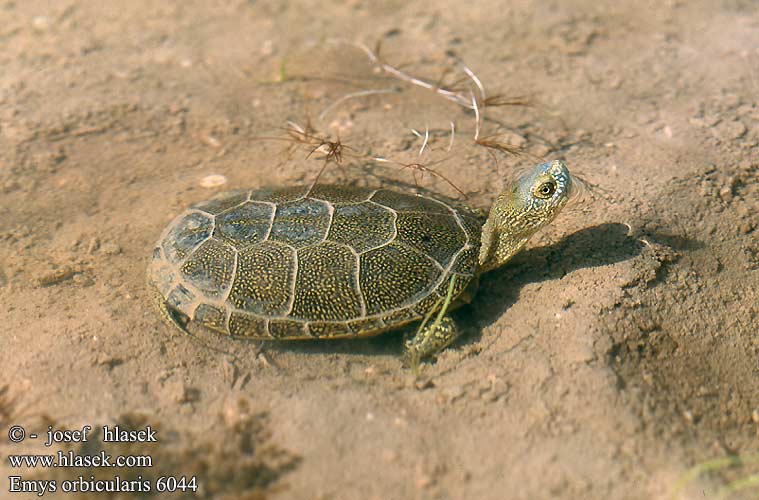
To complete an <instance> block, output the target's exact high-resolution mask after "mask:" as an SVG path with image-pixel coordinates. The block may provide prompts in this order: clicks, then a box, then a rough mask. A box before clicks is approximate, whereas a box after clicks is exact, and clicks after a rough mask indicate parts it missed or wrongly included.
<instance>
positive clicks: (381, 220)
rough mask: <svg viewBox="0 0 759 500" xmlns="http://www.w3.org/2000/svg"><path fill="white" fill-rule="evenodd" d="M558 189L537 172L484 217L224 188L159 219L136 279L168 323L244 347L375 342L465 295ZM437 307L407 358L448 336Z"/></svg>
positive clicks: (294, 192)
mask: <svg viewBox="0 0 759 500" xmlns="http://www.w3.org/2000/svg"><path fill="white" fill-rule="evenodd" d="M571 190H572V178H571V176H570V175H569V172H568V171H567V169H566V166H565V165H564V164H563V163H562V162H560V161H554V162H550V163H544V164H541V165H538V166H537V167H536V168H535V169H534V170H533V171H531V172H530V173H529V174H527V175H525V176H523V177H521V178H520V179H518V180H517V181H516V182H515V183H513V184H512V185H511V186H510V187H509V189H507V190H506V191H504V192H503V193H502V194H501V195H500V196H499V197H498V198H497V199H496V202H495V204H494V205H493V207H492V209H491V211H490V215H489V217H488V219H487V221H486V222H485V221H484V220H483V218H482V216H481V215H479V214H478V213H477V212H476V211H474V210H471V209H469V208H467V207H464V206H460V205H454V204H450V203H447V202H443V201H440V200H436V199H432V198H429V197H424V196H417V195H413V194H404V193H397V192H393V191H390V190H385V189H379V190H373V189H363V188H355V187H340V186H316V187H315V188H314V189H313V190H311V192H310V193H308V190H307V188H306V187H305V186H304V187H294V188H285V189H274V190H260V191H252V192H237V193H232V194H228V195H225V196H222V197H219V198H216V199H213V200H210V201H207V202H205V203H201V204H198V205H195V206H193V207H191V208H190V209H189V210H188V211H186V212H185V213H183V214H181V215H180V216H179V217H177V218H176V219H175V220H174V221H173V222H171V224H169V226H168V227H167V228H166V229H165V230H164V232H163V234H162V236H161V238H160V239H159V241H158V243H157V245H156V248H155V250H154V252H153V260H152V263H151V265H150V268H149V271H148V278H149V281H150V282H151V284H152V286H153V287H154V288H155V289H156V290H157V291H158V294H159V295H160V299H159V301H160V302H161V304H160V305H161V308H162V310H163V311H164V313H165V316H166V317H168V318H171V319H172V321H173V322H174V323H175V324H177V326H180V328H181V327H182V325H181V322H180V321H178V319H179V318H183V319H188V320H193V321H195V322H197V323H200V324H202V325H203V326H205V327H208V328H211V329H213V330H216V331H218V332H221V333H225V334H229V335H232V336H235V337H247V338H256V339H271V338H275V339H297V338H315V337H320V338H321V337H325V338H334V337H347V336H367V335H375V334H377V333H380V332H383V331H386V330H389V329H392V328H396V327H399V326H401V325H404V324H407V323H410V322H413V321H418V320H421V319H422V318H424V317H427V316H428V315H429V314H431V313H433V312H435V311H439V310H440V309H441V304H443V303H446V304H448V303H450V302H451V301H452V300H455V299H456V298H457V297H459V296H462V297H464V295H466V296H467V297H469V296H471V294H472V293H473V289H474V288H475V286H476V281H477V280H476V279H475V278H476V277H477V276H478V275H479V274H480V273H481V272H483V271H487V270H489V269H492V268H495V267H498V266H500V265H502V264H503V263H504V262H506V261H507V260H508V259H510V258H511V256H513V255H514V254H515V253H516V252H517V251H518V250H519V249H520V248H522V246H523V245H524V243H525V242H526V241H527V240H528V239H529V237H530V236H532V234H534V233H535V231H537V230H538V229H539V228H540V227H542V226H543V225H545V224H547V223H548V222H550V221H551V220H553V218H554V217H555V216H556V215H557V214H558V212H559V211H560V210H561V208H562V207H563V206H564V204H565V203H566V201H567V198H568V196H569V194H570V192H571ZM307 193H308V195H306V194H307ZM483 223H484V226H483ZM469 285H471V286H469ZM468 286H469V289H467V287H468ZM465 290H466V293H465V294H464V295H462V293H463V292H465ZM445 313H446V311H445V310H443V311H442V313H441V314H440V319H439V320H438V321H435V322H434V325H433V326H425V327H424V328H423V330H422V331H421V332H420V334H418V335H417V337H418V338H417V339H415V340H414V341H413V342H412V343H409V344H407V350H408V349H409V348H411V349H413V350H414V352H413V354H414V356H413V357H414V358H416V359H419V358H421V357H424V356H426V355H430V354H434V353H435V352H437V351H438V350H440V349H442V348H443V347H445V346H446V345H448V344H450V342H451V341H452V340H453V338H455V336H456V329H455V326H454V325H453V323H452V321H451V320H450V318H443V315H444V314H445ZM409 346H411V347H409Z"/></svg>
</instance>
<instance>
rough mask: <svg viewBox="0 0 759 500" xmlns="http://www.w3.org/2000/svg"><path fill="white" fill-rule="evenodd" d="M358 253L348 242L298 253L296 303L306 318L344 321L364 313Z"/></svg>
mask: <svg viewBox="0 0 759 500" xmlns="http://www.w3.org/2000/svg"><path fill="white" fill-rule="evenodd" d="M357 265H358V263H357V261H356V256H355V255H354V254H353V252H351V251H350V249H348V247H346V246H345V245H338V244H336V243H332V242H324V243H322V244H320V245H316V246H313V247H309V248H304V249H302V250H300V251H299V252H298V276H297V278H296V281H295V302H294V303H293V310H292V313H291V314H290V315H291V316H292V317H293V318H298V319H303V320H321V321H329V320H339V321H345V320H349V319H353V318H355V317H357V316H360V315H361V298H360V297H359V294H358V283H357V282H356V281H357V280H356V276H357V273H356V266H357Z"/></svg>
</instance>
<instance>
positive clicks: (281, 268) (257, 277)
mask: <svg viewBox="0 0 759 500" xmlns="http://www.w3.org/2000/svg"><path fill="white" fill-rule="evenodd" d="M294 266H295V252H294V251H293V249H292V248H290V247H288V246H286V245H281V244H277V243H272V242H265V243H262V244H260V245H256V246H254V247H250V248H247V249H245V250H243V251H242V252H240V254H239V255H238V256H237V272H236V273H235V277H234V282H233V283H232V290H231V291H230V293H229V302H230V303H231V304H232V305H233V306H234V307H236V308H237V309H241V310H243V311H247V312H251V313H255V314H260V315H263V316H284V315H286V314H287V313H288V312H289V303H290V297H291V295H292V289H293V269H294Z"/></svg>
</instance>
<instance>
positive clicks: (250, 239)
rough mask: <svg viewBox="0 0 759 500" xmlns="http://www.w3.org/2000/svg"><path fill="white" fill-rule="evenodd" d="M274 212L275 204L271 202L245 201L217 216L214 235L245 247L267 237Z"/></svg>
mask: <svg viewBox="0 0 759 500" xmlns="http://www.w3.org/2000/svg"><path fill="white" fill-rule="evenodd" d="M273 214H274V206H273V205H271V204H269V203H255V202H247V203H244V204H242V205H240V206H239V207H235V208H233V209H231V210H228V211H226V212H224V213H223V214H221V215H218V216H217V217H216V230H215V232H214V235H215V236H217V237H219V238H224V239H225V240H227V241H229V242H230V243H232V244H233V245H234V246H235V247H237V248H245V247H246V246H250V245H253V244H255V243H259V242H261V241H263V240H264V238H266V235H267V234H269V229H270V228H271V221H272V215H273Z"/></svg>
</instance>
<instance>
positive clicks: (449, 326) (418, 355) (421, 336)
mask: <svg viewBox="0 0 759 500" xmlns="http://www.w3.org/2000/svg"><path fill="white" fill-rule="evenodd" d="M459 334H460V332H459V329H458V328H457V327H456V323H454V321H453V319H452V318H451V317H450V316H442V315H441V316H438V318H437V319H436V320H435V321H433V322H432V323H430V324H428V325H425V326H423V327H422V328H421V329H420V330H419V331H418V332H417V334H416V335H414V337H413V338H409V339H406V340H405V341H404V345H403V347H404V353H403V357H404V360H405V361H406V362H407V363H408V364H409V365H410V366H411V369H412V370H413V371H414V373H418V371H419V363H420V362H421V360H422V359H424V358H427V357H431V356H435V355H436V354H438V353H439V352H440V351H442V350H443V349H445V348H446V347H448V346H449V345H451V343H452V342H453V341H454V340H456V337H458V336H459Z"/></svg>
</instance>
